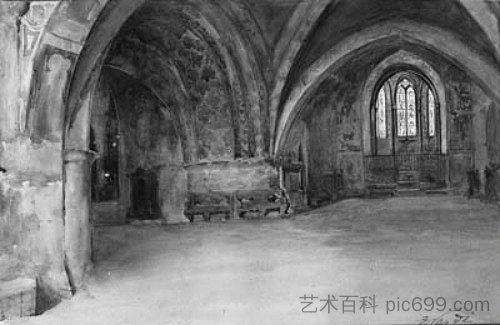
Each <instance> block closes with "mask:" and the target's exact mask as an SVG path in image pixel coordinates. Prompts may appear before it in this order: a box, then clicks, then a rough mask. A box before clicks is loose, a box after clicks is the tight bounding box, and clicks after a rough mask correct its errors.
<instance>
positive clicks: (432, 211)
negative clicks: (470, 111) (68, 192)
mask: <svg viewBox="0 0 500 325" xmlns="http://www.w3.org/2000/svg"><path fill="white" fill-rule="evenodd" d="M96 235H97V248H98V249H97V252H96V258H97V263H96V267H95V269H94V271H93V272H92V275H91V279H90V280H89V285H88V290H87V291H86V292H83V293H80V294H78V295H77V296H76V297H74V299H71V300H69V301H65V302H63V303H61V304H60V305H59V306H57V307H56V308H55V309H53V310H51V311H49V312H47V313H45V314H44V315H42V316H39V317H35V318H32V319H29V320H23V321H19V322H13V324H17V323H21V324H50V325H54V324H71V325H75V324H103V325H111V324H144V325H146V324H148V325H149V324H340V323H345V324H366V323H380V324H387V323H398V324H401V323H404V324H418V323H421V322H422V320H423V318H424V317H426V316H428V317H429V319H428V321H427V324H431V321H433V320H434V321H436V320H439V319H441V320H444V321H446V320H448V321H449V322H450V323H453V321H456V320H457V319H458V320H459V321H460V322H461V323H466V322H467V321H472V322H478V323H479V322H483V323H484V322H493V321H496V322H500V210H499V209H498V206H497V205H485V204H482V203H480V202H478V201H474V200H471V201H468V200H466V199H464V198H462V197H447V196H436V197H418V198H394V199H380V200H347V201H343V202H340V203H338V204H335V205H331V206H328V207H324V208H322V209H319V210H316V211H312V212H309V213H306V214H301V215H297V216H295V217H293V218H291V219H286V220H284V219H274V220H254V221H231V222H226V223H213V224H207V223H199V224H192V225H183V226H171V227H155V226H140V227H139V226H135V227H134V226H126V227H110V228H101V229H99V230H98V232H97V234H96ZM304 295H307V296H308V297H306V298H307V299H300V298H299V297H303V296H304ZM311 295H313V297H317V298H313V299H312V300H310V299H309V298H310V296H311ZM329 295H330V301H328V296H329ZM373 295H375V305H377V307H375V310H373V309H370V308H369V307H370V306H371V303H372V301H371V300H369V299H368V298H365V299H363V298H362V297H364V296H371V297H372V298H373ZM345 296H350V297H345ZM353 296H357V297H353ZM439 297H441V298H439ZM426 298H427V299H426ZM311 301H312V304H311V305H309V306H308V305H307V304H305V302H311ZM363 301H364V302H365V303H363ZM391 301H392V302H391ZM405 301H407V303H405ZM455 301H459V302H460V303H461V304H457V305H456V306H457V307H461V306H462V305H466V307H467V309H471V308H469V307H471V306H473V307H472V309H475V310H474V311H471V312H463V311H461V312H454V311H450V309H453V305H454V304H455ZM467 301H469V302H470V304H468V303H467ZM486 301H487V303H488V304H489V306H487V304H486ZM302 302H304V303H302ZM398 302H399V311H397V310H398V307H397V306H398ZM419 302H420V305H419ZM431 302H432V303H431ZM329 303H330V304H329ZM445 303H446V306H445ZM328 306H330V307H329V308H330V312H329V313H328ZM393 306H394V308H392V307H393ZM431 306H432V307H431ZM363 307H366V308H363ZM487 307H489V311H485V310H486V309H487ZM322 308H323V310H321V309H322ZM335 308H336V309H335ZM363 309H364V310H363ZM391 309H393V311H390V310H391ZM408 309H410V310H409V311H406V310H408ZM426 309H427V311H426ZM481 309H483V311H482V312H481ZM414 310H420V311H419V312H416V311H414ZM303 311H304V312H303ZM308 311H310V312H308ZM314 311H316V312H314ZM353 311H354V312H353ZM461 317H463V318H461Z"/></svg>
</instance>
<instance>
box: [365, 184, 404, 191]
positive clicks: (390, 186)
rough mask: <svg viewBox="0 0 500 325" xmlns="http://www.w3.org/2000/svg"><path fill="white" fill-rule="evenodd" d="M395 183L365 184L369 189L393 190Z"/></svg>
mask: <svg viewBox="0 0 500 325" xmlns="http://www.w3.org/2000/svg"><path fill="white" fill-rule="evenodd" d="M396 187H397V184H370V185H368V186H367V188H368V189H369V190H394V189H396Z"/></svg>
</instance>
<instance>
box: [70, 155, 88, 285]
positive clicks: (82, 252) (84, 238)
mask: <svg viewBox="0 0 500 325" xmlns="http://www.w3.org/2000/svg"><path fill="white" fill-rule="evenodd" d="M94 158H95V157H94V154H93V153H91V152H88V151H84V150H67V151H65V152H64V173H65V193H64V207H65V216H64V220H65V227H64V232H65V239H64V251H65V261H66V267H67V268H68V269H69V277H70V282H71V285H72V287H73V289H79V288H81V287H82V285H83V281H84V278H85V271H86V269H87V267H89V266H90V255H91V229H90V221H89V220H90V207H91V196H90V185H91V176H90V175H91V172H90V170H91V169H90V168H91V165H92V162H93V160H94Z"/></svg>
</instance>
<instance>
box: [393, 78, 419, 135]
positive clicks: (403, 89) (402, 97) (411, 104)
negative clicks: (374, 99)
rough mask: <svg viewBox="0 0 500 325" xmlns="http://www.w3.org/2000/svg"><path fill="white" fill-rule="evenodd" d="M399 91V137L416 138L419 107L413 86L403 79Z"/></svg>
mask: <svg viewBox="0 0 500 325" xmlns="http://www.w3.org/2000/svg"><path fill="white" fill-rule="evenodd" d="M397 89H398V90H397V105H396V108H397V119H398V136H400V137H407V136H410V137H412V136H416V135H417V106H416V100H415V90H414V89H413V85H412V84H411V82H410V81H408V79H403V80H402V81H401V82H400V83H399V85H398V88H397Z"/></svg>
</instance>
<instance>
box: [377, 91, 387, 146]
mask: <svg viewBox="0 0 500 325" xmlns="http://www.w3.org/2000/svg"><path fill="white" fill-rule="evenodd" d="M377 137H378V138H379V139H385V138H386V137H387V121H386V106H385V90H384V87H382V88H381V89H380V91H379V93H378V98H377Z"/></svg>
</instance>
